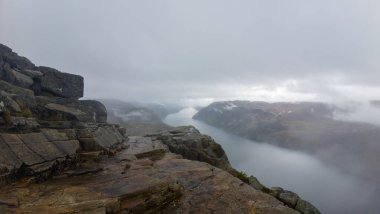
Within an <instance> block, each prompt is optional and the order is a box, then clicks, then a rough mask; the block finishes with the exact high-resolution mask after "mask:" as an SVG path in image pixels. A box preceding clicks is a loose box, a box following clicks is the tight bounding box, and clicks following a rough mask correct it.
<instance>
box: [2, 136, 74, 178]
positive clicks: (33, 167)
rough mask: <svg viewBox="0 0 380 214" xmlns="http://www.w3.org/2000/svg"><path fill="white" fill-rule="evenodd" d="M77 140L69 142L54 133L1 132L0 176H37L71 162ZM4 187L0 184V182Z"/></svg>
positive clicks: (66, 138)
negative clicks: (59, 164)
mask: <svg viewBox="0 0 380 214" xmlns="http://www.w3.org/2000/svg"><path fill="white" fill-rule="evenodd" d="M79 148H80V144H79V141H77V140H68V137H67V136H66V135H65V134H64V133H58V131H57V130H48V129H46V130H44V131H43V132H35V133H26V134H7V133H0V156H1V157H0V176H12V177H15V176H16V177H17V176H21V174H23V175H25V174H27V175H37V174H38V173H44V172H46V171H48V170H50V169H52V168H53V167H54V166H55V165H56V164H57V163H64V162H65V161H66V159H68V158H69V159H71V158H73V157H74V156H75V155H76V152H77V151H78V150H79ZM0 183H1V185H3V183H2V182H0Z"/></svg>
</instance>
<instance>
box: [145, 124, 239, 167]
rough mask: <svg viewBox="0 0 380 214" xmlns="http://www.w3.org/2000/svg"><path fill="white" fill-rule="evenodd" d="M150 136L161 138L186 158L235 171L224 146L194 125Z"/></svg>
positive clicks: (171, 148)
mask: <svg viewBox="0 0 380 214" xmlns="http://www.w3.org/2000/svg"><path fill="white" fill-rule="evenodd" d="M148 136H151V137H153V139H157V140H161V141H162V142H163V143H164V144H166V145H167V146H168V147H169V150H170V151H171V152H173V153H176V154H180V155H182V156H183V157H184V158H187V159H190V160H198V161H203V162H206V163H209V164H211V165H213V166H216V167H219V168H221V169H224V170H226V171H228V172H232V171H233V170H232V167H231V165H230V163H229V161H228V158H227V155H226V154H225V152H224V150H223V148H222V147H221V146H220V145H219V144H218V143H216V142H215V141H214V140H213V139H212V138H211V137H210V136H207V135H203V134H201V133H200V132H199V131H198V130H197V129H196V128H195V127H193V126H182V127H176V128H172V129H169V130H165V131H161V132H159V133H157V134H150V135H148Z"/></svg>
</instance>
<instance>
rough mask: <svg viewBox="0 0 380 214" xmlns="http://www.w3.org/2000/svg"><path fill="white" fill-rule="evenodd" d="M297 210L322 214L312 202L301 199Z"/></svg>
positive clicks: (306, 213)
mask: <svg viewBox="0 0 380 214" xmlns="http://www.w3.org/2000/svg"><path fill="white" fill-rule="evenodd" d="M295 209H296V210H298V211H300V212H301V213H303V214H320V212H319V210H318V209H317V208H315V207H314V206H313V205H312V204H311V203H309V202H307V201H305V200H302V199H299V200H298V202H297V206H296V208H295Z"/></svg>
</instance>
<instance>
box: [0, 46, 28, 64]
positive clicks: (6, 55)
mask: <svg viewBox="0 0 380 214" xmlns="http://www.w3.org/2000/svg"><path fill="white" fill-rule="evenodd" d="M0 56H1V57H2V60H3V61H4V63H8V64H9V65H10V66H11V67H12V68H18V69H20V70H22V69H33V68H34V67H35V66H34V64H33V63H32V62H30V61H29V60H28V59H27V58H25V57H21V56H19V55H17V54H16V53H14V52H13V51H12V49H10V48H9V47H7V46H5V45H3V44H0Z"/></svg>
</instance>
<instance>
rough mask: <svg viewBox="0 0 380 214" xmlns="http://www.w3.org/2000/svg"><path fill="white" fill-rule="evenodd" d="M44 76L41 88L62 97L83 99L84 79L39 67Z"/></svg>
mask: <svg viewBox="0 0 380 214" xmlns="http://www.w3.org/2000/svg"><path fill="white" fill-rule="evenodd" d="M38 71H40V72H42V73H43V74H44V75H43V76H42V77H41V88H42V90H43V91H46V92H49V93H51V94H53V95H56V96H60V97H73V98H80V97H83V88H84V85H83V77H81V76H79V75H74V74H68V73H63V72H60V71H58V70H56V69H53V68H49V67H42V66H41V67H38Z"/></svg>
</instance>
